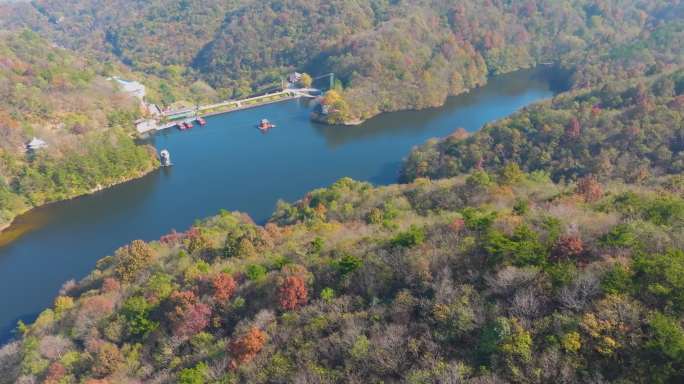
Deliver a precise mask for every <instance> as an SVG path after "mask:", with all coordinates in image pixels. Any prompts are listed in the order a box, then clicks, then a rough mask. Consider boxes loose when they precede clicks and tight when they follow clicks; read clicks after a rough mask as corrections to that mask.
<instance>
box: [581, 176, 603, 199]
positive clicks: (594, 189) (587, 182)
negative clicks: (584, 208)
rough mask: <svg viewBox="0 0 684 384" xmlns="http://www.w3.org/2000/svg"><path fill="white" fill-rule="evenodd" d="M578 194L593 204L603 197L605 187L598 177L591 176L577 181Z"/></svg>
mask: <svg viewBox="0 0 684 384" xmlns="http://www.w3.org/2000/svg"><path fill="white" fill-rule="evenodd" d="M577 193H579V194H580V195H582V197H584V201H586V202H588V203H591V202H594V201H597V200H599V199H600V198H602V197H603V187H602V186H601V184H600V183H599V182H598V180H597V179H596V177H594V176H592V175H589V176H585V177H583V178H581V179H579V180H577Z"/></svg>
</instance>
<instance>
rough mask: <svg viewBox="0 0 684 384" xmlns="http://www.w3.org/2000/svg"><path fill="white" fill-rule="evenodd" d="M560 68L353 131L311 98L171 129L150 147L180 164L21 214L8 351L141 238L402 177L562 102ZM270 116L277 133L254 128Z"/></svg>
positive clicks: (2, 266) (4, 333)
mask: <svg viewBox="0 0 684 384" xmlns="http://www.w3.org/2000/svg"><path fill="white" fill-rule="evenodd" d="M551 75H552V73H551V71H549V70H543V69H536V70H525V71H519V72H516V73H513V74H509V75H504V76H498V77H495V78H493V79H491V80H490V82H489V83H488V84H487V85H486V86H485V87H482V88H479V89H476V90H473V91H471V92H470V93H468V94H464V95H461V96H457V97H452V98H450V99H449V100H448V102H447V103H446V104H445V105H444V106H443V107H440V108H435V109H430V110H423V111H406V112H396V113H389V114H383V115H380V116H378V117H376V118H373V119H371V120H369V121H367V122H366V123H364V124H361V125H359V126H355V127H331V126H323V125H319V124H315V123H312V122H311V121H310V120H309V113H310V106H309V105H308V104H307V102H305V101H297V100H295V101H288V102H283V103H278V104H271V105H268V106H264V107H259V108H255V109H249V110H244V111H240V112H235V113H230V114H225V115H219V116H214V117H210V118H208V119H207V122H208V124H207V125H206V126H204V127H199V126H195V128H193V129H192V130H190V131H184V132H180V131H177V130H168V131H165V132H162V133H159V134H157V135H156V136H155V137H154V138H153V139H152V142H153V143H154V145H155V146H156V147H157V148H158V149H163V148H166V149H168V150H169V151H170V153H171V158H172V161H173V163H174V165H173V167H170V168H166V169H161V170H159V171H157V172H154V173H152V174H150V175H148V176H146V177H143V178H141V179H138V180H135V181H132V182H129V183H125V184H122V185H119V186H116V187H113V188H110V189H108V190H106V191H102V192H98V193H96V194H94V195H91V196H86V197H82V198H78V199H75V200H71V201H66V202H62V203H57V204H52V205H49V206H46V207H42V208H39V209H36V210H34V211H32V212H29V213H28V214H26V215H23V216H21V217H20V218H19V219H18V220H17V222H16V224H15V228H14V233H17V232H20V233H22V234H21V236H19V237H18V238H16V239H12V240H11V241H9V240H7V239H5V241H3V238H2V236H8V235H0V244H3V243H5V244H4V245H0V308H2V310H0V343H2V342H5V341H7V340H8V339H9V338H10V337H11V335H12V333H11V332H12V330H13V329H14V328H15V326H16V322H17V321H18V320H20V319H21V320H24V321H32V320H33V319H34V318H35V316H36V315H37V314H38V313H39V312H40V311H41V310H42V309H44V308H45V307H47V306H49V305H50V304H51V303H52V300H53V299H54V297H55V295H56V294H57V292H58V290H59V288H60V286H61V285H62V284H63V283H64V282H65V281H67V280H69V279H72V278H73V279H80V278H82V277H84V276H85V275H86V274H87V273H88V272H89V271H90V270H91V269H92V268H93V267H94V265H95V262H96V261H97V260H98V259H100V258H102V257H103V256H106V255H108V254H111V253H112V252H113V251H114V250H115V249H116V248H117V247H119V246H121V245H123V244H125V243H128V242H130V241H131V240H134V239H144V240H153V239H158V238H159V237H160V236H161V235H163V234H165V233H168V232H169V231H170V230H172V229H177V230H179V231H180V230H185V229H187V228H188V227H190V226H191V225H192V224H193V222H194V221H195V220H196V219H197V218H202V217H206V216H210V215H213V214H215V213H217V212H218V211H219V210H220V209H227V210H237V211H242V212H246V213H248V214H250V215H251V216H252V217H253V218H254V220H255V221H256V222H258V223H263V222H265V221H266V220H267V219H268V217H269V216H270V214H271V213H272V211H273V209H274V207H275V204H276V202H277V200H278V199H284V200H289V201H292V200H296V199H298V198H300V197H301V196H303V195H304V194H305V193H306V192H307V191H309V190H311V189H314V188H318V187H323V186H327V185H329V184H331V183H333V182H334V181H336V180H338V179H339V178H341V177H345V176H349V177H352V178H354V179H357V180H366V181H370V182H372V183H374V184H389V183H393V182H395V181H396V180H397V176H398V171H399V168H400V164H401V161H402V159H403V158H404V157H405V156H406V155H407V154H408V153H409V151H410V150H411V148H412V147H413V146H415V145H419V144H421V143H423V142H425V141H426V140H427V139H429V138H432V137H439V136H446V135H448V134H450V133H451V132H453V131H454V130H455V129H456V128H458V127H463V128H465V129H466V130H468V131H475V130H477V129H479V128H480V127H481V126H482V125H483V124H485V123H487V122H490V121H493V120H496V119H498V118H501V117H504V116H506V115H509V114H510V113H512V112H514V111H516V110H518V109H520V108H521V107H524V106H526V105H528V104H531V103H533V102H535V101H538V100H540V99H544V98H548V97H551V96H552V95H553V94H554V89H555V87H554V81H552V79H551ZM261 118H268V119H270V120H271V121H272V122H274V123H275V124H277V127H276V128H274V129H272V130H271V131H269V132H268V133H266V134H262V133H261V132H260V131H259V130H257V129H256V123H257V122H258V121H259V120H260V119H261Z"/></svg>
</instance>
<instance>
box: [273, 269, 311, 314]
mask: <svg viewBox="0 0 684 384" xmlns="http://www.w3.org/2000/svg"><path fill="white" fill-rule="evenodd" d="M307 298H308V292H307V289H306V283H305V282H304V279H302V278H301V277H299V276H288V277H286V278H285V280H284V281H283V283H282V284H281V285H280V287H279V288H278V304H280V308H282V309H283V310H285V311H290V310H294V309H297V308H299V307H301V306H302V305H304V304H306V301H307Z"/></svg>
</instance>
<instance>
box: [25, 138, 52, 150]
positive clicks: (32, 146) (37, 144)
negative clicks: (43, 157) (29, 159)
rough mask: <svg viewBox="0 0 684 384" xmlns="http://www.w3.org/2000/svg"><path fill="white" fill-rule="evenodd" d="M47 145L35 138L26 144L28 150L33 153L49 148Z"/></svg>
mask: <svg viewBox="0 0 684 384" xmlns="http://www.w3.org/2000/svg"><path fill="white" fill-rule="evenodd" d="M47 146H48V145H47V143H46V142H45V141H43V140H41V139H39V138H37V137H34V138H33V139H32V140H31V141H29V142H28V143H27V144H26V148H27V149H28V150H31V151H35V150H37V149H41V148H47Z"/></svg>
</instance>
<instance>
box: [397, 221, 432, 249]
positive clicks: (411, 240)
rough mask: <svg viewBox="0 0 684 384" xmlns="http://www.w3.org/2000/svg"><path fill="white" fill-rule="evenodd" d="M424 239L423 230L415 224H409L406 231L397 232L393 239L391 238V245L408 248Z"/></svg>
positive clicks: (421, 242)
mask: <svg viewBox="0 0 684 384" xmlns="http://www.w3.org/2000/svg"><path fill="white" fill-rule="evenodd" d="M424 241H425V230H424V229H423V228H419V227H418V226H416V225H411V227H410V228H409V229H408V230H407V231H405V232H401V233H399V234H397V235H396V236H395V237H394V239H392V245H394V246H396V247H406V248H410V247H413V246H416V245H420V244H423V242H424Z"/></svg>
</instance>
